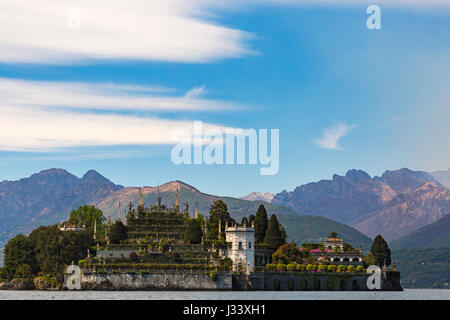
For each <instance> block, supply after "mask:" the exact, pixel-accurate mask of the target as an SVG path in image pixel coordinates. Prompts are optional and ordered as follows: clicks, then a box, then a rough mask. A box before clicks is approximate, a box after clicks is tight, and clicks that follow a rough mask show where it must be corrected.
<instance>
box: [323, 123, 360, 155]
mask: <svg viewBox="0 0 450 320" xmlns="http://www.w3.org/2000/svg"><path fill="white" fill-rule="evenodd" d="M354 127H355V125H347V124H345V123H342V122H338V123H336V124H335V125H334V126H331V127H330V128H327V129H325V130H324V131H323V136H322V137H320V138H316V139H314V143H315V144H316V145H317V146H318V147H319V148H322V149H331V150H339V149H341V147H340V146H339V139H341V138H342V137H343V136H345V135H347V134H348V133H349V132H350V131H351V130H352V129H353V128H354Z"/></svg>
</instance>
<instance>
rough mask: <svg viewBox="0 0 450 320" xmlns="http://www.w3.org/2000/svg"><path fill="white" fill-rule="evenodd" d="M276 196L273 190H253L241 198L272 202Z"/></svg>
mask: <svg viewBox="0 0 450 320" xmlns="http://www.w3.org/2000/svg"><path fill="white" fill-rule="evenodd" d="M273 197H274V194H273V193H272V192H252V193H249V194H248V195H246V196H244V197H241V198H239V199H243V200H248V201H264V202H267V203H270V202H271V201H272V199H273Z"/></svg>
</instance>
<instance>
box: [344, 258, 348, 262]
mask: <svg viewBox="0 0 450 320" xmlns="http://www.w3.org/2000/svg"><path fill="white" fill-rule="evenodd" d="M342 261H344V262H349V261H350V260H349V258H344V259H343V260H342Z"/></svg>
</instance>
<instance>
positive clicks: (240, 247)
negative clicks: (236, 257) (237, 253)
mask: <svg viewBox="0 0 450 320" xmlns="http://www.w3.org/2000/svg"><path fill="white" fill-rule="evenodd" d="M241 249H242V242H239V250H241Z"/></svg>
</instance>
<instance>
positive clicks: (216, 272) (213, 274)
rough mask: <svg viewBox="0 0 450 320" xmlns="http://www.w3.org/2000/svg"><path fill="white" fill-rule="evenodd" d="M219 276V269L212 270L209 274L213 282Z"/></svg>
mask: <svg viewBox="0 0 450 320" xmlns="http://www.w3.org/2000/svg"><path fill="white" fill-rule="evenodd" d="M218 276H219V271H217V269H214V270H211V271H210V272H209V278H210V279H211V280H212V281H216V280H217V277H218Z"/></svg>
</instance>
